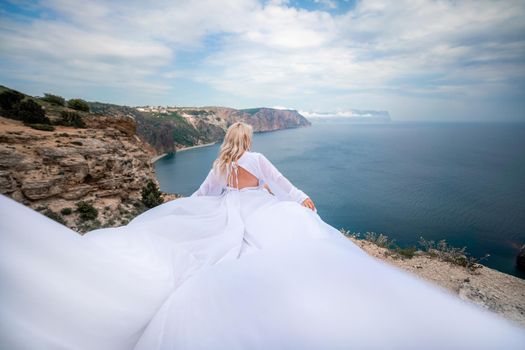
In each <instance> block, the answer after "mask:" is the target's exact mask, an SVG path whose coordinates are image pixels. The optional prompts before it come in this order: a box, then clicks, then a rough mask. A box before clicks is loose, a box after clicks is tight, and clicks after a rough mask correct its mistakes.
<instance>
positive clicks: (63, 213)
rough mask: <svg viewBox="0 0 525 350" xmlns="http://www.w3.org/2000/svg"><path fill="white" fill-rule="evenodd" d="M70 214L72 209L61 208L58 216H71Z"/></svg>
mask: <svg viewBox="0 0 525 350" xmlns="http://www.w3.org/2000/svg"><path fill="white" fill-rule="evenodd" d="M72 213H73V209H71V208H63V209H62V210H61V211H60V214H62V215H71V214H72Z"/></svg>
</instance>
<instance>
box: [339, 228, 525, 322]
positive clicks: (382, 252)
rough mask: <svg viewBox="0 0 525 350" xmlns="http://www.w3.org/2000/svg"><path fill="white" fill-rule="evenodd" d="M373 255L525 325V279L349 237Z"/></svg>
mask: <svg viewBox="0 0 525 350" xmlns="http://www.w3.org/2000/svg"><path fill="white" fill-rule="evenodd" d="M349 239H350V240H352V241H353V242H354V243H356V244H357V245H359V246H360V247H361V248H362V249H363V250H364V251H366V252H367V253H368V254H370V255H371V256H373V257H375V258H377V259H380V260H382V261H385V262H388V263H389V264H392V265H394V266H397V267H399V268H401V269H403V270H405V271H408V272H410V273H412V274H414V275H416V276H418V277H419V278H423V279H425V280H427V281H430V282H432V283H435V284H437V285H439V286H441V287H444V288H446V289H447V290H449V291H451V292H452V293H454V294H456V295H458V296H459V297H460V298H461V299H463V300H468V301H470V302H473V303H475V304H477V305H480V306H481V307H484V308H486V309H489V310H491V311H493V312H495V313H497V314H499V315H502V316H504V317H505V318H507V319H509V320H511V321H513V322H515V323H517V324H519V325H521V326H523V327H524V328H525V280H523V279H520V278H518V277H514V276H511V275H508V274H506V273H503V272H499V271H497V270H494V269H491V268H489V267H486V266H482V267H481V268H479V269H476V270H474V271H470V270H468V269H467V268H465V267H463V266H458V265H454V264H452V263H450V262H445V261H441V260H440V259H439V258H436V257H432V256H429V255H428V254H424V253H423V252H421V251H418V252H416V254H415V256H414V257H413V258H403V257H401V256H399V255H397V254H393V253H392V251H390V250H389V249H387V248H383V247H380V246H378V245H376V244H374V243H372V242H369V241H367V240H364V239H357V238H354V237H349Z"/></svg>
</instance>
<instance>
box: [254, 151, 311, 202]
mask: <svg viewBox="0 0 525 350" xmlns="http://www.w3.org/2000/svg"><path fill="white" fill-rule="evenodd" d="M259 167H260V169H261V175H262V177H263V181H264V182H268V183H270V188H272V185H275V186H277V187H278V188H279V190H281V191H282V192H284V193H285V196H286V197H288V198H284V199H289V200H292V201H294V202H298V203H302V202H303V201H304V200H305V199H306V198H308V195H307V194H306V193H304V192H303V191H301V190H300V189H298V188H297V187H295V186H294V185H293V184H292V183H291V182H290V181H288V179H287V178H286V177H284V175H283V174H281V173H280V172H279V170H278V169H277V168H276V167H275V166H274V165H273V164H272V163H271V162H270V161H269V160H268V159H267V158H266V157H265V156H264V155H263V154H260V153H259Z"/></svg>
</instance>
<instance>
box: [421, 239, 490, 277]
mask: <svg viewBox="0 0 525 350" xmlns="http://www.w3.org/2000/svg"><path fill="white" fill-rule="evenodd" d="M418 243H419V244H420V245H421V246H422V247H423V249H424V250H425V252H426V253H427V254H428V255H430V256H434V257H437V258H439V259H440V260H442V261H447V262H449V263H452V264H455V265H459V266H463V267H465V268H467V269H468V270H470V271H475V270H476V269H479V268H481V267H483V265H481V264H479V262H480V261H482V260H483V259H486V258H488V257H489V256H490V254H485V256H483V257H481V258H479V259H478V258H475V257H473V256H469V255H470V254H469V253H467V252H466V251H465V249H466V248H467V247H463V248H457V247H453V246H450V245H449V244H448V243H447V241H446V240H444V239H442V240H440V241H439V242H437V243H436V242H434V241H432V240H430V241H427V240H426V239H424V238H423V237H419V242H418Z"/></svg>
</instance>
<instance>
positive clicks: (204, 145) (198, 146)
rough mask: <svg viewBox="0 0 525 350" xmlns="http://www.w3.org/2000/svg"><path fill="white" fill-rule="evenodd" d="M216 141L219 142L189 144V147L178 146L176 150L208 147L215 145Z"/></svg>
mask: <svg viewBox="0 0 525 350" xmlns="http://www.w3.org/2000/svg"><path fill="white" fill-rule="evenodd" d="M216 143H217V142H209V143H203V144H201V145H195V146H188V147H182V148H177V149H176V150H175V152H183V151H187V150H190V149H194V148H201V147H208V146H212V145H215V144H216Z"/></svg>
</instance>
